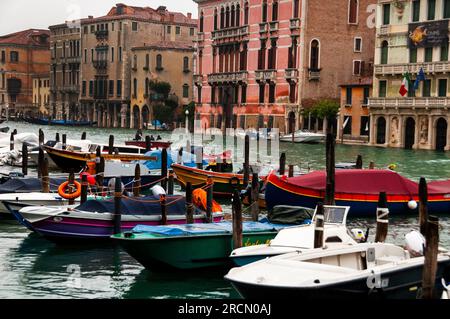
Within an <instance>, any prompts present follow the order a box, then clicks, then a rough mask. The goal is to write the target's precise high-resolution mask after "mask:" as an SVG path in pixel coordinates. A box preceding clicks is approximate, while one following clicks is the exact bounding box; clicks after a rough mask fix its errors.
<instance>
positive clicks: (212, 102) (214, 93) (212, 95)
mask: <svg viewBox="0 0 450 319" xmlns="http://www.w3.org/2000/svg"><path fill="white" fill-rule="evenodd" d="M211 104H216V87H215V86H214V85H211Z"/></svg>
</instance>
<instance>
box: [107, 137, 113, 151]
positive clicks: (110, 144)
mask: <svg viewBox="0 0 450 319" xmlns="http://www.w3.org/2000/svg"><path fill="white" fill-rule="evenodd" d="M113 152H114V135H110V136H109V143H108V154H109V155H112V154H113Z"/></svg>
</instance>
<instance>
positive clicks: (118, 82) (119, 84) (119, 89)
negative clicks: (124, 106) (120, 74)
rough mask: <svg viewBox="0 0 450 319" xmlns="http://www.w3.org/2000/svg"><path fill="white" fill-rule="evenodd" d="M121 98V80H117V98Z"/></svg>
mask: <svg viewBox="0 0 450 319" xmlns="http://www.w3.org/2000/svg"><path fill="white" fill-rule="evenodd" d="M121 96H122V80H117V97H121Z"/></svg>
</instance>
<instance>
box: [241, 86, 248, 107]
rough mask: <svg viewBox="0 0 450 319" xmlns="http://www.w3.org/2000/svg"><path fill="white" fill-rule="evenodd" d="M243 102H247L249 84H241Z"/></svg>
mask: <svg viewBox="0 0 450 319" xmlns="http://www.w3.org/2000/svg"><path fill="white" fill-rule="evenodd" d="M241 103H242V104H244V103H247V86H246V85H242V86H241Z"/></svg>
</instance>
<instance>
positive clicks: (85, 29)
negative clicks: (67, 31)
mask: <svg viewBox="0 0 450 319" xmlns="http://www.w3.org/2000/svg"><path fill="white" fill-rule="evenodd" d="M83 32H84V34H88V33H89V28H88V26H85V27H84V31H83Z"/></svg>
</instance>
